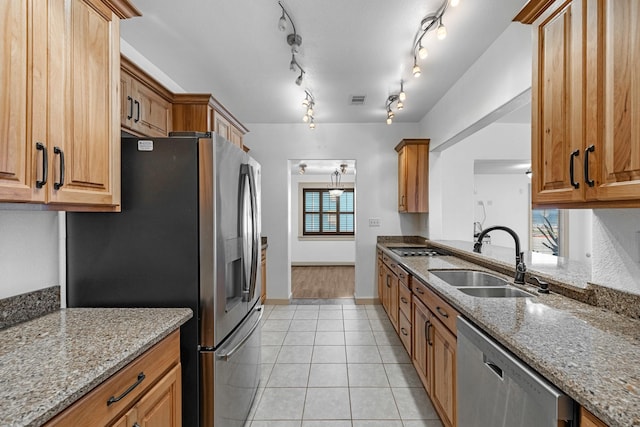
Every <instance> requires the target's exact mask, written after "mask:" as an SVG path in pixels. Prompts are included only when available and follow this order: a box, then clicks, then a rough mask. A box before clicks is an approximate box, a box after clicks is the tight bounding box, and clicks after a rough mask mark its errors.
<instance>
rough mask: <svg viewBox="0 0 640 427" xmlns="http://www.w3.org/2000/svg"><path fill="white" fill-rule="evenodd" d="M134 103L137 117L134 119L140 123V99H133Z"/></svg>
mask: <svg viewBox="0 0 640 427" xmlns="http://www.w3.org/2000/svg"><path fill="white" fill-rule="evenodd" d="M133 103H134V104H136V108H137V110H136V118H135V119H134V120H133V121H134V122H135V123H138V122H139V121H140V102H138V100H135V101H133Z"/></svg>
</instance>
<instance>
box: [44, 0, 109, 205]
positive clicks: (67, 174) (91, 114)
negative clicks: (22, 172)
mask: <svg viewBox="0 0 640 427" xmlns="http://www.w3.org/2000/svg"><path fill="white" fill-rule="evenodd" d="M50 8H51V10H50V13H49V17H50V22H49V51H50V52H49V73H48V75H49V81H48V89H49V96H48V115H49V125H50V126H49V146H50V147H53V150H54V152H53V153H51V152H50V154H49V159H50V160H51V161H52V167H51V168H50V174H51V176H50V180H51V182H53V183H58V184H59V185H58V186H54V185H50V187H49V189H50V191H49V202H50V203H69V204H83V205H91V204H94V205H114V204H119V198H120V197H119V176H120V171H119V167H118V165H119V159H120V149H119V147H120V144H119V140H120V134H119V116H120V113H119V111H118V107H119V100H118V99H117V94H118V90H117V87H116V85H118V84H119V82H118V78H119V71H118V66H119V63H120V62H119V61H120V51H119V46H120V43H119V41H120V38H119V21H118V18H117V16H116V15H115V14H114V13H113V12H112V11H111V10H110V9H109V8H108V7H106V6H105V5H104V4H102V3H101V2H99V1H97V0H85V1H83V0H64V1H55V2H50ZM56 147H57V149H56ZM116 160H118V161H116ZM63 165H64V167H63ZM116 183H117V184H116ZM60 184H62V185H61V186H60Z"/></svg>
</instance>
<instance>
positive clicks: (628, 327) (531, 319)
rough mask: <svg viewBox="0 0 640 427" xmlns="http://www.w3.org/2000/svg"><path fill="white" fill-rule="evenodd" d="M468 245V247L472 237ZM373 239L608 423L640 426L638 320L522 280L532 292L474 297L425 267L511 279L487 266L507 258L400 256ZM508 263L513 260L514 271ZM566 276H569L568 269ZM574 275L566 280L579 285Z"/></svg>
mask: <svg viewBox="0 0 640 427" xmlns="http://www.w3.org/2000/svg"><path fill="white" fill-rule="evenodd" d="M427 242H428V241H427ZM428 243H429V242H428ZM432 243H434V244H433V246H437V247H440V248H445V249H450V250H452V251H451V252H453V253H456V251H464V250H465V249H466V247H465V246H464V242H455V243H454V242H432ZM468 245H469V248H468V250H469V251H471V250H472V244H471V243H468ZM378 246H379V247H380V248H382V249H384V250H385V253H387V254H388V255H389V256H391V257H393V258H394V259H395V260H397V261H398V262H399V263H400V264H401V265H403V266H404V267H406V269H407V270H408V271H409V272H410V273H411V274H412V275H414V276H415V277H417V278H418V279H420V280H421V281H423V282H426V283H428V284H429V285H430V287H431V288H432V289H433V290H434V291H435V292H436V293H437V294H439V295H440V296H441V297H443V298H444V299H445V300H446V301H448V302H449V303H450V304H451V305H452V306H453V307H455V308H456V309H457V310H458V311H459V312H460V313H461V314H462V315H463V316H464V317H466V318H468V319H469V320H471V321H472V322H473V323H475V324H476V325H478V326H480V327H481V328H482V329H483V330H484V331H485V332H487V333H488V334H489V335H491V336H492V337H493V338H494V339H495V340H496V341H498V342H500V343H501V344H502V345H504V346H505V347H506V348H508V349H509V350H510V351H511V352H513V353H514V354H516V355H517V356H518V357H519V358H520V359H522V360H523V361H524V362H525V363H527V364H528V365H529V366H531V367H532V368H533V369H535V370H536V371H538V372H539V373H540V374H541V375H542V376H544V377H545V378H547V379H548V380H549V381H550V382H552V383H553V384H555V385H556V386H557V387H558V388H560V389H561V390H563V391H564V392H565V393H567V394H568V395H569V396H570V397H571V398H573V399H574V400H576V401H577V402H578V403H579V404H580V405H582V406H584V407H585V408H586V409H588V410H589V411H591V412H593V413H594V414H595V415H596V416H598V417H599V418H600V419H602V420H603V421H604V422H605V423H607V424H608V425H609V426H611V427H629V426H640V364H638V363H637V359H638V356H639V355H640V321H638V320H635V319H632V318H629V317H626V316H622V315H619V314H616V313H614V312H612V311H609V310H606V309H603V308H598V307H595V306H592V305H588V304H585V303H582V302H579V301H576V300H574V299H571V298H567V297H565V296H562V295H559V294H557V293H554V292H552V293H550V294H548V295H543V294H539V293H537V292H536V289H537V288H535V287H533V286H530V285H525V286H520V287H521V288H523V289H526V290H528V291H529V292H532V293H534V294H535V295H536V296H535V297H533V298H477V297H472V296H468V295H466V294H463V293H462V292H460V291H458V290H457V288H455V287H452V286H450V285H449V284H447V283H446V282H444V281H442V280H441V279H439V278H438V277H436V276H435V275H433V274H431V273H430V270H435V269H473V270H485V271H491V272H493V273H494V274H496V275H498V276H502V277H503V278H506V279H508V280H510V281H511V283H513V275H508V276H505V275H502V274H501V273H495V271H494V270H493V267H496V266H499V267H505V266H507V265H508V264H510V262H509V263H506V262H505V263H504V265H502V264H501V263H500V262H497V263H496V253H493V254H490V253H485V254H483V255H479V254H473V256H474V257H476V258H475V260H474V262H470V261H466V260H463V259H461V258H459V257H456V256H437V257H398V256H397V255H395V254H394V253H393V252H391V251H389V250H387V248H390V247H394V246H407V245H403V244H397V243H388V244H384V243H381V244H379V245H378ZM409 246H411V245H409ZM414 246H415V245H414ZM494 252H498V253H499V252H500V250H499V249H495V250H494ZM511 253H512V255H513V250H511ZM460 254H461V252H460ZM499 256H502V254H500V255H499ZM499 256H498V257H499ZM483 261H486V262H483ZM529 261H531V260H529ZM481 264H484V265H487V266H490V267H492V269H488V268H486V267H484V266H483V265H481ZM533 264H534V265H535V263H533ZM514 267H515V262H514V265H513V267H512V271H514V270H515V268H514ZM547 267H548V268H549V269H551V267H550V266H547ZM556 268H557V267H556ZM560 268H563V269H564V268H565V267H560ZM568 270H569V271H570V270H571V269H570V268H569V269H568ZM549 274H552V272H550V273H549ZM567 277H573V276H572V275H571V274H570V273H568V274H567ZM575 280H576V282H577V281H579V280H581V278H575ZM576 282H574V283H573V284H572V283H569V286H576V287H577V285H576V284H575V283H576Z"/></svg>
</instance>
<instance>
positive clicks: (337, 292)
mask: <svg viewBox="0 0 640 427" xmlns="http://www.w3.org/2000/svg"><path fill="white" fill-rule="evenodd" d="M354 291H355V267H354V266H313V267H311V266H309V267H306V266H305V267H298V266H295V267H291V293H292V297H293V298H353V293H354Z"/></svg>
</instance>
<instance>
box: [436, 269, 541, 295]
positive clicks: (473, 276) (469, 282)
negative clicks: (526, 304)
mask: <svg viewBox="0 0 640 427" xmlns="http://www.w3.org/2000/svg"><path fill="white" fill-rule="evenodd" d="M431 274H433V275H434V276H436V277H438V278H440V279H442V280H444V281H445V282H446V283H447V284H448V285H451V286H453V287H456V288H458V290H459V291H460V292H462V293H463V294H467V295H470V296H472V297H479V298H521V297H533V296H534V295H532V294H530V293H528V292H525V291H522V290H520V289H518V288H515V287H513V286H511V283H510V282H509V281H507V280H505V279H503V278H501V277H498V276H494V275H493V274H489V273H485V272H483V271H473V270H435V271H431Z"/></svg>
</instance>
